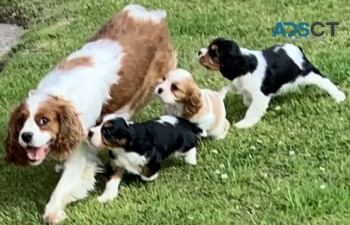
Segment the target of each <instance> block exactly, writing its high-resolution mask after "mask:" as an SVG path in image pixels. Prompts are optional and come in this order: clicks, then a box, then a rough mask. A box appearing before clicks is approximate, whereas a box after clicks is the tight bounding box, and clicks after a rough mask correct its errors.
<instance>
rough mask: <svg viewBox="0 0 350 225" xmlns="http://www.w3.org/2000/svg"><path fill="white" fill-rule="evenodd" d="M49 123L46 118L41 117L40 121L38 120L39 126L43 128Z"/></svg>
mask: <svg viewBox="0 0 350 225" xmlns="http://www.w3.org/2000/svg"><path fill="white" fill-rule="evenodd" d="M49 121H50V120H49V119H48V118H46V117H42V118H40V120H39V126H45V125H46V124H48V122H49Z"/></svg>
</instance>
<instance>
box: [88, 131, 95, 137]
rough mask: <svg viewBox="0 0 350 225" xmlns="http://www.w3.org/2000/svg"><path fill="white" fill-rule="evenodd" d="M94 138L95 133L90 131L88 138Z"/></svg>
mask: <svg viewBox="0 0 350 225" xmlns="http://www.w3.org/2000/svg"><path fill="white" fill-rule="evenodd" d="M92 136H94V132H92V131H91V130H89V133H88V137H89V138H92Z"/></svg>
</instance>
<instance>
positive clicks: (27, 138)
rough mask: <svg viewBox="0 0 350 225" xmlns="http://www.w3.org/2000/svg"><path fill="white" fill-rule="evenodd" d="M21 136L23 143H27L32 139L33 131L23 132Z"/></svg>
mask: <svg viewBox="0 0 350 225" xmlns="http://www.w3.org/2000/svg"><path fill="white" fill-rule="evenodd" d="M21 137H22V140H23V141H24V142H25V143H29V142H31V141H32V139H33V132H24V133H23V134H22V135H21Z"/></svg>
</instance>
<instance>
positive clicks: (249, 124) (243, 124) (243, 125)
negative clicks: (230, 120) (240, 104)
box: [235, 119, 257, 129]
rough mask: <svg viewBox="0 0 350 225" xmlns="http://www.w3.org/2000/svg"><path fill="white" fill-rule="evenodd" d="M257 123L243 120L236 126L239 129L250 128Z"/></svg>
mask: <svg viewBox="0 0 350 225" xmlns="http://www.w3.org/2000/svg"><path fill="white" fill-rule="evenodd" d="M256 123H257V121H256V120H250V119H243V120H241V121H239V122H237V123H236V124H235V126H236V127H237V128H238V129H244V128H250V127H252V126H254V125H255V124H256Z"/></svg>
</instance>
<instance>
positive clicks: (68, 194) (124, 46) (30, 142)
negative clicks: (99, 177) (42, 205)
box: [5, 5, 176, 223]
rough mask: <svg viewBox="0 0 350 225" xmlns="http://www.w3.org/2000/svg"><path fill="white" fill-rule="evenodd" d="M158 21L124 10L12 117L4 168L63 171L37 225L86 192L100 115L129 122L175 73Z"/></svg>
mask: <svg viewBox="0 0 350 225" xmlns="http://www.w3.org/2000/svg"><path fill="white" fill-rule="evenodd" d="M165 16H166V13H165V11H162V10H147V9H145V8H143V7H142V6H138V5H128V6H126V7H125V8H124V9H123V11H122V12H120V13H118V14H116V15H115V16H113V17H112V18H111V19H110V20H109V21H108V22H107V23H106V24H104V25H103V26H102V28H101V29H100V31H98V32H97V34H96V35H94V37H93V38H91V39H90V41H88V42H87V43H86V44H85V45H83V46H82V48H81V49H79V50H77V51H75V52H73V53H72V54H70V55H69V56H68V57H67V58H66V59H64V60H63V61H62V62H61V63H59V64H58V65H57V66H56V67H55V68H54V69H53V70H52V71H51V72H49V73H48V74H47V75H46V76H45V77H44V78H43V79H42V80H41V82H40V83H39V85H38V86H37V88H36V89H35V90H34V91H31V92H30V93H29V95H28V96H27V98H26V99H24V100H23V101H22V103H21V104H20V105H19V107H18V108H17V109H16V110H15V111H14V112H13V113H12V115H11V119H10V122H9V126H8V132H7V139H6V143H5V150H6V153H7V155H6V160H7V161H9V162H12V163H15V164H18V165H27V164H31V165H39V164H41V163H42V162H43V161H44V160H45V159H46V158H47V156H51V157H53V158H54V159H57V160H59V161H62V162H63V164H64V167H63V168H64V172H63V173H62V177H61V179H60V181H59V182H58V184H57V187H56V189H55V190H54V192H53V194H52V196H51V199H50V201H49V203H48V204H47V205H46V209H45V213H44V216H43V217H44V221H45V222H47V223H59V222H61V221H62V220H63V219H64V218H65V212H64V208H65V206H66V205H67V204H69V203H70V202H73V201H76V200H78V199H82V198H84V197H86V196H87V194H88V191H91V190H93V188H94V183H95V177H94V175H95V173H96V171H98V161H99V160H98V158H97V155H96V151H95V149H93V148H92V147H91V146H90V145H88V144H87V143H86V137H87V134H88V130H89V128H90V127H92V126H93V125H94V124H95V122H96V119H97V118H99V116H100V114H101V112H102V115H104V114H109V113H118V114H122V115H124V116H126V117H131V116H132V115H133V114H134V113H135V112H136V111H137V110H139V109H140V108H141V107H142V106H143V105H145V104H146V103H147V102H148V100H149V98H150V97H151V96H152V95H151V94H152V93H153V90H154V88H155V86H156V85H157V84H158V82H160V81H161V80H162V78H163V77H165V75H166V74H167V73H168V72H169V71H170V70H172V69H174V68H175V67H176V58H175V54H174V53H173V51H172V45H171V43H170V40H169V34H168V29H167V24H166V22H165ZM28 79H31V78H30V77H28Z"/></svg>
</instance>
